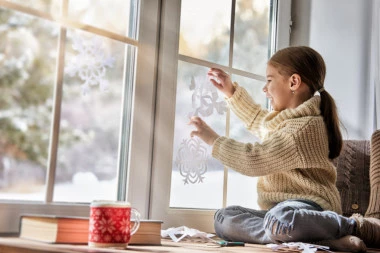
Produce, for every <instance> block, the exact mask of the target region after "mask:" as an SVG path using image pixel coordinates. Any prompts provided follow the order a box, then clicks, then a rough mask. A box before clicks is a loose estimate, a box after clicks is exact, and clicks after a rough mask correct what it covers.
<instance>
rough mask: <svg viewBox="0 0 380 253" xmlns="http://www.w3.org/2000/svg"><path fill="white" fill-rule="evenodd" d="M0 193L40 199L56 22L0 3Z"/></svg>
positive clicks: (49, 117) (46, 157)
mask: <svg viewBox="0 0 380 253" xmlns="http://www.w3.org/2000/svg"><path fill="white" fill-rule="evenodd" d="M0 27H1V29H0V34H1V41H0V83H1V85H0V94H1V96H0V198H2V199H21V200H42V199H43V197H44V192H43V191H44V184H45V177H46V164H47V159H48V148H49V139H50V126H51V112H52V105H53V101H52V100H53V88H54V86H53V84H54V73H55V65H56V57H57V53H56V52H57V50H56V49H57V35H58V27H57V26H55V25H54V24H52V23H49V22H46V21H44V20H42V19H39V18H33V17H31V16H29V15H23V14H20V13H17V12H14V11H10V10H5V9H0Z"/></svg>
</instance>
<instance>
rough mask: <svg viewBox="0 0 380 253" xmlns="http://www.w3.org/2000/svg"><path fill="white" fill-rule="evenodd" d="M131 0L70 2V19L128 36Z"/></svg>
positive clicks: (83, 0) (82, 0)
mask: <svg viewBox="0 0 380 253" xmlns="http://www.w3.org/2000/svg"><path fill="white" fill-rule="evenodd" d="M130 4H131V1H130V0H112V3H110V1H109V0H80V1H75V0H74V1H70V4H69V12H68V15H69V18H70V19H74V20H77V21H80V22H82V23H85V24H91V25H92V26H96V27H99V28H102V29H106V30H108V31H111V32H114V33H118V34H122V35H127V34H128V33H127V31H128V30H127V29H128V27H129V16H130V15H129V10H130Z"/></svg>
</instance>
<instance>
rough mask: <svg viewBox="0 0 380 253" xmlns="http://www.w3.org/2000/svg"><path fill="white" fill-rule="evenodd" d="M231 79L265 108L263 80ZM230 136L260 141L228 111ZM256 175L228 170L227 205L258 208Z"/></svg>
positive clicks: (233, 77)
mask: <svg viewBox="0 0 380 253" xmlns="http://www.w3.org/2000/svg"><path fill="white" fill-rule="evenodd" d="M232 79H233V80H234V81H236V82H238V83H239V85H240V86H242V87H244V88H245V89H246V90H247V91H248V93H249V94H250V95H251V97H252V98H253V99H254V100H255V102H256V103H259V104H261V106H263V107H264V108H266V104H267V99H266V98H265V96H263V94H264V93H263V91H262V87H263V86H264V83H263V82H260V81H257V80H253V79H250V78H246V77H242V76H236V75H234V76H232ZM230 119H231V120H230V137H231V138H233V139H235V140H236V141H240V142H244V143H249V142H250V143H254V142H257V141H260V140H259V139H258V138H257V137H256V136H254V135H253V134H252V133H251V132H249V131H248V130H247V129H246V127H245V125H244V123H243V122H242V121H241V120H240V119H239V118H238V117H237V116H236V115H235V114H234V113H233V112H231V113H230ZM256 185H257V177H249V176H245V175H242V174H240V173H238V172H236V171H234V170H231V169H229V170H228V188H227V205H242V206H245V207H249V208H253V209H258V208H259V206H258V204H257V189H256Z"/></svg>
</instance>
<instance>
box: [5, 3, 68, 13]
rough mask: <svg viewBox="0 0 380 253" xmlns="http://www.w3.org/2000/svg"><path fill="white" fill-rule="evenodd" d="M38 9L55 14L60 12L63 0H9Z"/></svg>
mask: <svg viewBox="0 0 380 253" xmlns="http://www.w3.org/2000/svg"><path fill="white" fill-rule="evenodd" d="M8 2H13V3H17V4H21V5H24V6H26V7H28V8H32V9H36V10H38V11H42V12H47V13H50V14H52V15H54V16H56V15H58V14H59V10H60V6H61V2H62V0H8Z"/></svg>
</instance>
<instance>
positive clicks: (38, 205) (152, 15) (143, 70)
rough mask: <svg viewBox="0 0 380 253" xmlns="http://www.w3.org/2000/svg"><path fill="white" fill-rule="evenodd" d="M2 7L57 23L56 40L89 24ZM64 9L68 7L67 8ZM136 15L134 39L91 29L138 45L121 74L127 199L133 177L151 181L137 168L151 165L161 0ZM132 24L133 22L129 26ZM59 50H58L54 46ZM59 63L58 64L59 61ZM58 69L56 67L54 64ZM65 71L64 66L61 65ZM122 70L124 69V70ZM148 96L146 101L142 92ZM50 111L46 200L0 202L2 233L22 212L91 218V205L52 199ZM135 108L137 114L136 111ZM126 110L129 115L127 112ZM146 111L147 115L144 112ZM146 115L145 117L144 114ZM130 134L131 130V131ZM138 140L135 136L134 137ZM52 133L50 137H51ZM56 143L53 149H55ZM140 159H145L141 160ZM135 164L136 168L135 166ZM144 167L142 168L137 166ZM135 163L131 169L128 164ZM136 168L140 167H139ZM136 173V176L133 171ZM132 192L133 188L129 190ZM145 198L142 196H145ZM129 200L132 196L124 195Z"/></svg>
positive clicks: (55, 123) (149, 0)
mask: <svg viewBox="0 0 380 253" xmlns="http://www.w3.org/2000/svg"><path fill="white" fill-rule="evenodd" d="M62 1H63V3H64V5H65V4H66V5H67V0H62ZM0 7H5V8H10V9H15V10H17V11H21V12H23V13H27V14H32V15H35V16H38V17H42V18H45V19H47V20H50V21H53V22H58V23H59V24H60V25H61V27H60V30H61V32H60V37H59V40H60V41H62V40H64V39H65V34H66V32H65V30H66V29H67V28H75V29H82V30H86V29H88V26H83V25H81V24H80V23H75V22H71V21H69V20H66V19H64V18H62V19H59V20H58V19H55V18H54V17H52V16H50V15H47V14H46V13H42V12H39V11H37V10H34V9H31V8H28V7H25V6H22V5H19V4H15V3H11V2H8V1H5V0H0ZM66 7H67V6H66ZM135 7H136V8H139V11H138V12H137V13H138V17H137V20H138V23H139V26H137V28H138V30H136V33H137V34H136V35H138V36H137V38H138V40H134V39H130V38H129V37H125V36H120V35H118V34H116V33H112V32H108V31H106V30H103V29H98V28H95V29H94V31H96V32H95V33H98V34H99V35H102V34H103V33H104V32H105V33H106V34H107V35H109V37H111V38H113V39H116V40H119V41H123V42H125V43H126V44H130V45H133V46H135V47H137V55H134V56H132V57H131V58H130V59H131V61H130V62H127V63H126V64H125V66H126V72H128V71H129V72H130V73H133V71H135V74H134V75H127V74H125V78H124V80H125V82H128V81H129V82H131V81H132V85H125V86H124V91H123V92H124V94H123V108H122V114H123V117H122V122H121V130H120V131H121V132H120V139H119V155H118V156H119V157H118V161H119V165H118V166H119V168H118V192H117V193H115V194H117V199H118V200H126V197H127V196H129V195H128V194H129V191H128V189H129V187H131V188H133V189H135V185H134V183H133V180H130V178H131V177H133V178H142V179H143V180H144V182H143V183H141V182H139V183H138V184H137V185H149V184H150V176H149V175H146V174H143V175H140V174H139V173H140V171H146V170H147V168H150V164H149V161H150V157H151V155H150V152H146V151H147V150H149V147H150V145H151V138H152V137H151V136H152V128H153V125H154V124H153V119H154V117H153V112H154V101H155V98H154V92H155V79H156V77H155V76H156V70H155V69H156V67H157V64H156V62H157V49H156V48H157V45H158V43H157V38H158V23H159V17H160V15H159V11H160V0H140V3H139V6H135ZM132 25H136V23H134V24H132ZM58 50H59V49H58ZM57 64H58V63H57ZM58 69H59V68H58ZM62 69H63V68H62ZM126 72H125V73H126ZM62 76H63V71H62V70H61V71H59V70H58V71H57V73H56V84H55V88H54V89H55V90H54V97H55V99H56V98H58V99H57V101H58V102H59V101H60V96H62V91H61V89H62V83H61V84H60V82H62ZM147 93H148V94H150V96H149V98H150V99H147V97H146V94H147ZM54 107H55V108H54V109H53V110H54V113H53V116H52V117H53V118H52V126H51V129H52V130H51V131H52V133H51V141H50V145H51V146H52V147H49V149H50V150H53V152H52V157H50V156H49V161H48V168H49V169H48V172H47V175H46V184H45V187H46V190H45V194H46V195H45V200H44V201H23V200H0V215H1V216H2V217H3V219H1V220H0V233H1V234H5V235H7V234H9V235H14V234H17V233H18V232H19V220H20V215H21V214H25V213H28V214H52V215H65V216H83V217H88V216H89V210H90V209H89V203H66V202H64V203H63V202H53V189H54V179H55V156H56V152H57V150H54V149H56V148H57V144H56V142H57V141H58V134H59V120H60V119H59V117H60V102H59V103H56V104H55V105H54ZM141 108H146V113H147V114H150V115H151V116H150V117H149V116H148V118H149V119H150V121H149V122H148V126H149V128H148V130H147V131H146V129H143V128H141V127H139V124H141V120H144V122H145V123H146V122H147V121H146V120H145V118H141V117H139V114H140V112H141ZM134 111H137V112H139V113H135V112H134ZM128 112H130V113H128ZM147 114H146V115H147ZM146 115H145V116H146ZM132 132H133V134H132ZM138 136H139V137H141V138H136V137H138ZM52 137H53V138H52ZM54 146H55V148H54ZM136 153H137V154H139V153H144V155H143V157H141V156H136V155H135V154H136ZM140 159H141V161H147V163H146V164H143V163H141V162H139V161H140ZM133 166H136V167H133ZM141 166H143V167H144V168H143V169H141V170H140V169H139V168H141ZM131 167H133V168H134V169H133V170H129V168H131ZM137 167H139V168H137ZM136 173H137V174H138V175H136ZM132 192H133V190H132ZM148 198H149V196H146V197H145V198H144V199H148ZM127 201H130V202H131V200H130V199H127ZM145 205H146V202H143V203H142V205H140V206H141V207H142V208H141V211H140V212H141V213H142V217H146V211H144V209H146V208H145Z"/></svg>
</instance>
